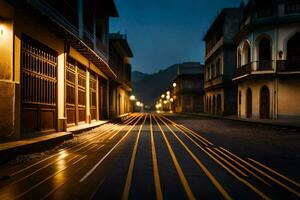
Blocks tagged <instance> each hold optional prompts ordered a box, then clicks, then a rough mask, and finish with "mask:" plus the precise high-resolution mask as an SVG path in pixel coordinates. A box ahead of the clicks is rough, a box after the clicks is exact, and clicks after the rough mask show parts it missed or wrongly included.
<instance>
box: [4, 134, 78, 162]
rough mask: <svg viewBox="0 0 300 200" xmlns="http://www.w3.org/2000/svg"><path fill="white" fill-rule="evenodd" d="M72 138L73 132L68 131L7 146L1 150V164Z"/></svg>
mask: <svg viewBox="0 0 300 200" xmlns="http://www.w3.org/2000/svg"><path fill="white" fill-rule="evenodd" d="M72 138H73V134H72V133H71V132H67V134H65V135H62V136H59V137H53V138H50V139H47V140H43V141H38V142H33V143H29V144H24V145H19V146H15V147H11V148H7V149H5V150H2V151H0V164H3V163H5V162H7V161H9V160H11V159H14V158H16V157H17V156H18V155H24V154H31V153H36V152H39V151H45V150H48V149H50V148H51V147H53V146H55V145H57V144H59V143H62V142H64V141H66V140H69V139H72Z"/></svg>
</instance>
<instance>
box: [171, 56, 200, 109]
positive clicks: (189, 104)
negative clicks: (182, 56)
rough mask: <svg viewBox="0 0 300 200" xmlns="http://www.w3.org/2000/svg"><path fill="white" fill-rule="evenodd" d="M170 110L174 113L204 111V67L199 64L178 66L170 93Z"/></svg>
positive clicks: (191, 63)
mask: <svg viewBox="0 0 300 200" xmlns="http://www.w3.org/2000/svg"><path fill="white" fill-rule="evenodd" d="M171 94H172V95H171V96H172V98H173V100H172V99H171V101H173V103H172V110H173V111H174V112H176V113H180V112H190V113H199V112H203V111H204V102H203V99H204V66H203V65H201V64H200V63H197V62H195V63H193V62H190V63H183V64H180V65H178V72H177V77H176V78H175V80H174V82H173V89H172V92H171Z"/></svg>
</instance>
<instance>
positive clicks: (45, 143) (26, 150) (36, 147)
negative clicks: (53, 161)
mask: <svg viewBox="0 0 300 200" xmlns="http://www.w3.org/2000/svg"><path fill="white" fill-rule="evenodd" d="M129 114H130V113H128V114H126V115H122V116H118V117H116V118H114V119H112V120H109V121H107V122H105V123H103V124H99V125H96V126H91V127H86V128H83V129H80V130H75V131H68V132H65V133H66V134H64V135H61V136H57V137H53V138H49V139H45V140H42V141H36V142H32V143H28V144H24V145H18V146H14V147H9V148H7V149H4V150H0V164H3V163H5V162H7V161H9V160H12V159H14V158H16V157H17V156H19V155H26V154H32V153H37V152H41V151H46V150H49V149H50V148H52V147H54V146H56V145H58V144H60V143H62V142H64V141H66V140H70V139H73V138H74V135H76V134H80V133H82V132H85V131H89V130H92V129H94V128H97V127H99V126H102V125H104V124H107V123H110V122H113V121H116V120H119V119H123V118H124V117H127V116H128V115H129ZM0 146H1V143H0Z"/></svg>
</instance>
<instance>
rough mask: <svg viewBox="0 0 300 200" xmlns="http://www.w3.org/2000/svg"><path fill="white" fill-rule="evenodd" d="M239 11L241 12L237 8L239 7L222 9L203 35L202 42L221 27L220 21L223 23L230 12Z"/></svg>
mask: <svg viewBox="0 0 300 200" xmlns="http://www.w3.org/2000/svg"><path fill="white" fill-rule="evenodd" d="M239 10H241V8H239V7H236V8H223V9H222V10H221V12H220V13H219V15H218V16H217V17H216V18H215V20H214V21H213V23H212V24H211V25H210V27H209V28H208V30H207V32H206V33H205V35H204V37H203V40H204V41H205V40H207V39H208V37H209V36H210V34H211V33H212V32H214V31H215V29H217V28H218V27H219V26H223V23H222V21H224V19H225V17H226V15H227V14H229V13H231V12H236V11H239Z"/></svg>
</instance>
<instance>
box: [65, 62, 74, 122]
mask: <svg viewBox="0 0 300 200" xmlns="http://www.w3.org/2000/svg"><path fill="white" fill-rule="evenodd" d="M66 88H67V92H66V93H67V94H66V101H67V102H66V107H67V123H68V126H73V125H75V124H76V64H75V60H74V59H72V58H70V57H68V59H67V66H66Z"/></svg>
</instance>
